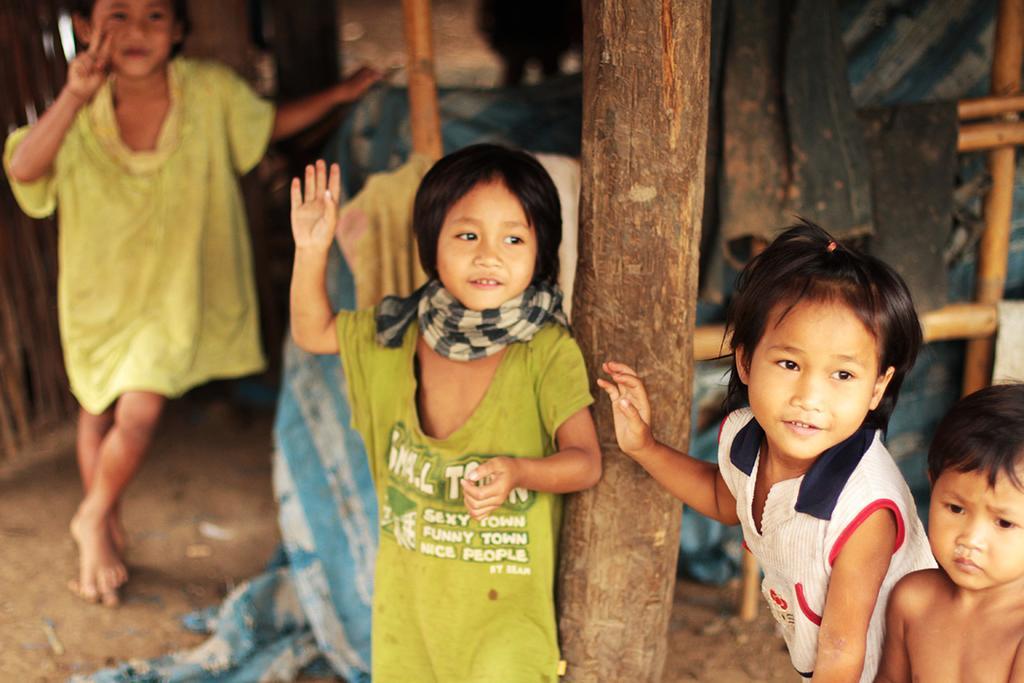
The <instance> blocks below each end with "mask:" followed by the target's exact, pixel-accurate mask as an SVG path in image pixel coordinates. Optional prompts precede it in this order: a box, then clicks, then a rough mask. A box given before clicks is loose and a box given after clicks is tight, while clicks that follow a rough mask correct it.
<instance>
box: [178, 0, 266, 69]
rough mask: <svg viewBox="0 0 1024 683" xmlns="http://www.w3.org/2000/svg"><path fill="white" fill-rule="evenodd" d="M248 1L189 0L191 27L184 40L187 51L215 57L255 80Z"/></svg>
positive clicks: (189, 53) (192, 53)
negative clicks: (211, 0) (214, 0)
mask: <svg viewBox="0 0 1024 683" xmlns="http://www.w3.org/2000/svg"><path fill="white" fill-rule="evenodd" d="M248 5H249V2H248V0H218V2H210V1H209V0H189V3H188V16H189V19H190V20H191V22H192V31H191V32H190V33H189V36H188V40H186V41H185V50H184V52H185V54H186V55H188V56H189V57H201V58H206V59H216V60H217V61H220V62H223V63H224V64H227V65H228V66H230V67H231V68H232V69H234V70H235V71H237V72H238V73H239V74H241V75H242V76H244V77H245V78H247V79H248V80H250V81H252V80H255V77H256V70H255V62H254V61H253V52H254V48H253V45H252V43H251V41H250V37H249V36H250V31H249V7H248Z"/></svg>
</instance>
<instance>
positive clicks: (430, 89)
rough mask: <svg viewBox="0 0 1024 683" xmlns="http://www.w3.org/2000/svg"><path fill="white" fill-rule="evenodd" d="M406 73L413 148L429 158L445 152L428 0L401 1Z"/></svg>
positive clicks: (439, 155) (434, 157) (435, 157)
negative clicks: (407, 74) (407, 73)
mask: <svg viewBox="0 0 1024 683" xmlns="http://www.w3.org/2000/svg"><path fill="white" fill-rule="evenodd" d="M402 16H403V20H404V24H405V45H406V55H407V61H408V72H409V123H410V125H411V127H412V148H413V151H415V152H419V153H420V154H426V155H427V156H429V157H430V158H432V159H440V158H441V155H443V154H444V149H443V147H442V144H441V114H440V112H439V110H438V105H437V81H436V80H435V78H434V43H433V39H432V37H431V30H432V24H431V20H430V0H402Z"/></svg>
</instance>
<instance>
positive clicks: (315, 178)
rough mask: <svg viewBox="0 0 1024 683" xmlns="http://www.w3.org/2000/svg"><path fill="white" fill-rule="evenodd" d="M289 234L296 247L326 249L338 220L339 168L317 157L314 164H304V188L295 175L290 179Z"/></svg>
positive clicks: (329, 244)
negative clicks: (328, 174) (329, 165)
mask: <svg viewBox="0 0 1024 683" xmlns="http://www.w3.org/2000/svg"><path fill="white" fill-rule="evenodd" d="M291 194H292V236H293V237H294V238H295V248H296V249H313V250H316V251H324V252H325V251H327V249H328V248H329V247H330V246H331V240H332V239H334V227H335V225H337V223H338V203H337V198H338V196H339V195H340V194H341V169H340V168H339V167H338V164H331V175H330V178H328V177H327V164H326V163H325V162H324V160H323V159H318V160H317V162H316V166H315V167H314V166H312V165H309V166H306V181H305V189H304V190H303V187H302V183H301V182H300V181H299V179H298V178H293V179H292V192H291Z"/></svg>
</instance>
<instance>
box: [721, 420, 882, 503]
mask: <svg viewBox="0 0 1024 683" xmlns="http://www.w3.org/2000/svg"><path fill="white" fill-rule="evenodd" d="M875 431H876V430H875V429H872V428H869V427H861V428H860V429H858V430H857V431H856V432H854V433H853V435H852V436H850V437H848V438H847V439H846V440H845V441H843V442H842V443H838V444H836V445H835V446H833V447H832V448H830V449H828V450H827V451H825V452H824V453H822V454H821V455H819V456H818V459H817V460H815V461H814V464H813V465H811V468H810V469H809V470H807V473H806V474H804V480H803V481H802V482H800V492H799V493H798V494H797V497H796V505H795V506H794V509H796V511H797V512H803V513H804V514H808V515H811V516H812V517H817V518H818V519H826V520H827V519H831V518H832V511H833V510H835V507H836V503H837V502H838V501H839V494H840V493H842V492H843V488H844V487H845V486H846V482H847V481H848V480H849V479H850V475H852V474H853V471H854V470H855V469H857V465H858V464H859V463H860V461H861V458H863V457H864V453H866V452H867V450H868V448H870V446H871V443H872V441H874V440H875ZM763 441H764V429H762V428H761V425H759V424H758V423H757V420H755V419H754V418H750V422H748V423H747V424H746V425H744V426H743V428H742V429H740V431H739V433H738V434H736V437H735V438H734V439H733V440H732V449H731V451H730V452H729V460H730V461H731V462H732V464H733V465H735V466H736V467H738V468H739V469H740V470H742V471H743V473H744V474H746V475H747V476H748V477H749V476H750V475H751V473H753V471H754V463H755V462H757V455H758V453H759V452H760V451H761V443H762V442H763Z"/></svg>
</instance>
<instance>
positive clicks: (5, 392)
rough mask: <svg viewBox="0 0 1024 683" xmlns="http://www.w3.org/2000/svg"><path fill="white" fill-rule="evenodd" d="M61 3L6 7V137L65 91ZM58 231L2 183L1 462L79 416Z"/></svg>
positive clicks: (1, 109) (1, 124)
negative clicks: (71, 386)
mask: <svg viewBox="0 0 1024 683" xmlns="http://www.w3.org/2000/svg"><path fill="white" fill-rule="evenodd" d="M59 7H60V3H59V2H58V1H57V0H2V1H0V45H3V46H4V47H3V59H0V93H3V96H2V97H0V129H2V130H0V132H2V133H3V136H4V137H5V138H6V136H7V134H8V133H9V132H10V131H12V130H14V129H15V128H16V127H18V126H22V125H25V124H26V123H29V122H31V121H34V120H35V117H36V116H37V115H39V114H40V113H42V112H43V111H45V109H46V107H47V106H48V105H49V104H50V103H51V102H52V101H53V99H54V97H55V96H56V94H57V93H58V92H59V91H60V88H61V86H62V85H63V83H64V72H65V69H66V66H67V65H66V62H65V59H64V53H63V47H62V45H61V40H60V36H59V35H58V34H57V31H56V27H57V17H58V13H59ZM56 287H57V227H56V222H55V221H54V220H53V219H52V218H51V219H48V220H46V221H34V220H32V219H30V218H28V217H27V216H25V214H23V213H22V212H21V210H20V209H19V208H18V206H17V204H16V203H15V201H14V197H13V196H12V195H11V190H10V187H9V186H8V184H7V179H6V177H4V176H2V175H0V461H2V460H4V459H5V458H7V457H10V456H11V455H12V454H13V453H15V452H17V451H18V450H19V449H21V448H23V447H24V446H25V445H27V444H28V443H29V441H30V440H31V439H32V438H34V437H35V436H37V435H39V434H41V433H43V432H45V431H47V430H50V429H53V428H54V427H56V426H59V425H66V424H67V423H68V422H69V421H70V418H71V417H72V415H73V414H74V412H75V402H74V399H73V398H72V397H71V394H70V392H69V390H68V381H67V376H66V375H65V373H64V362H63V358H62V356H61V349H60V337H59V333H58V329H57V306H56Z"/></svg>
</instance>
